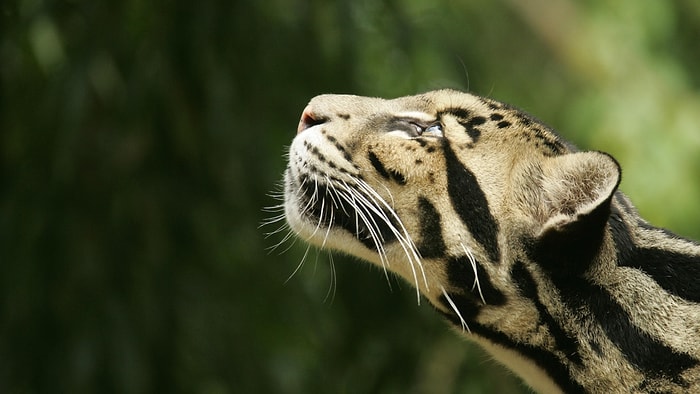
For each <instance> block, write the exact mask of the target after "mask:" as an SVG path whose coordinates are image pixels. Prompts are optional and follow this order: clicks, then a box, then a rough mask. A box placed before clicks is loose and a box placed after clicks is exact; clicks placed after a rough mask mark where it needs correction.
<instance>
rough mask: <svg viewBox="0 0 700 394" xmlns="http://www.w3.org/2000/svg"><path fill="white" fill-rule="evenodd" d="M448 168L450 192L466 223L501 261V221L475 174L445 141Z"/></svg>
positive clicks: (477, 239) (444, 149) (494, 261)
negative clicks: (491, 209)
mask: <svg viewBox="0 0 700 394" xmlns="http://www.w3.org/2000/svg"><path fill="white" fill-rule="evenodd" d="M443 151H444V155H445V165H446V170H447V193H448V194H449V196H450V201H451V202H452V205H453V207H454V209H455V211H456V212H457V215H459V217H460V219H461V220H462V222H463V223H464V224H465V225H466V226H467V228H468V229H469V231H470V232H471V234H472V236H473V237H474V239H475V240H476V241H477V242H479V243H480V244H481V246H483V247H484V249H485V250H486V253H487V254H488V257H489V260H491V261H490V262H491V263H498V262H499V261H500V260H501V251H500V249H499V247H498V237H497V235H498V223H497V222H496V219H495V218H494V217H493V216H492V215H491V211H490V210H489V204H488V201H486V196H485V195H484V192H483V191H482V190H481V188H480V187H479V183H478V182H477V180H476V177H475V176H474V174H473V173H472V172H471V171H469V170H468V169H467V168H466V167H464V165H462V163H461V162H460V161H459V159H458V158H457V156H456V155H455V153H454V151H453V150H452V147H450V144H449V142H448V141H447V140H446V139H445V140H444V143H443Z"/></svg>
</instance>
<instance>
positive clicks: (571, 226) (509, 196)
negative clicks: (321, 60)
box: [284, 90, 700, 393]
mask: <svg viewBox="0 0 700 394" xmlns="http://www.w3.org/2000/svg"><path fill="white" fill-rule="evenodd" d="M620 174H621V173H620V167H619V165H618V163H617V162H616V161H615V160H614V159H613V158H612V157H610V156H609V155H607V154H605V153H601V152H581V151H578V150H577V149H576V148H575V147H574V146H572V145H571V144H569V143H567V142H565V141H564V140H563V139H562V138H561V137H560V136H558V135H557V134H556V133H555V132H554V131H553V130H551V129H550V128H548V127H547V126H545V125H543V124H542V123H541V122H539V121H538V120H536V119H534V118H532V117H531V116H529V115H527V114H525V113H523V112H521V111H519V110H517V109H515V108H512V107H510V106H508V105H506V104H503V103H500V102H497V101H493V100H490V99H486V98H481V97H477V96H474V95H470V94H467V93H462V92H457V91H452V90H440V91H433V92H428V93H425V94H421V95H416V96H409V97H402V98H397V99H393V100H384V99H379V98H368V97H358V96H348V95H323V96H318V97H316V98H314V99H313V100H312V101H311V102H310V103H309V105H308V106H307V107H306V109H305V110H304V112H303V114H302V117H301V120H300V122H299V127H298V134H297V136H296V138H295V139H294V141H293V142H292V145H291V147H290V151H289V166H288V168H287V170H286V173H285V204H284V205H285V215H286V219H287V222H288V224H289V225H290V226H291V228H292V230H293V231H294V232H295V233H297V234H298V235H299V236H300V237H301V238H302V239H304V240H306V241H308V242H309V243H311V244H314V245H317V246H320V247H322V248H329V249H332V250H337V251H341V252H345V253H348V254H351V255H354V256H357V257H360V258H362V259H365V260H367V261H369V262H372V263H374V264H377V265H378V266H380V267H382V268H383V269H384V270H385V272H393V273H396V274H398V275H400V276H402V277H404V278H405V279H406V280H408V281H409V282H410V283H412V284H413V285H414V286H415V288H416V291H417V297H418V300H419V302H420V300H421V299H422V298H424V299H427V300H428V301H429V302H430V303H431V304H432V305H433V306H434V307H435V308H436V309H437V310H438V311H439V312H440V313H442V314H443V315H444V316H445V317H446V318H447V319H448V320H449V321H451V322H452V323H453V324H454V325H455V326H456V328H457V329H458V330H460V331H461V332H463V333H464V335H465V336H467V337H468V338H470V339H472V340H474V341H476V342H478V343H479V344H481V345H482V346H483V347H484V348H485V349H486V350H487V351H488V352H490V353H491V354H492V355H493V356H494V357H495V358H496V359H498V360H499V361H501V362H502V363H503V364H505V365H506V366H507V367H509V368H510V369H512V370H513V371H514V372H516V373H517V374H518V375H520V376H521V377H522V378H523V379H524V380H525V381H526V382H527V383H528V384H529V385H530V386H531V387H532V388H534V389H535V390H537V391H539V392H548V393H549V392H552V393H555V392H566V393H577V392H594V393H630V392H673V393H677V392H693V391H695V392H700V246H699V245H698V244H697V243H695V242H693V241H689V240H686V239H683V238H680V237H678V236H676V235H674V234H672V233H670V232H668V231H666V230H663V229H659V228H655V227H653V226H652V225H650V224H649V223H647V222H646V221H645V220H644V219H642V218H641V217H640V216H639V215H638V214H637V212H636V211H635V209H634V207H633V206H632V204H631V203H630V201H629V200H628V199H627V198H626V197H625V196H624V195H623V194H622V193H621V192H619V191H617V186H618V184H619V181H620Z"/></svg>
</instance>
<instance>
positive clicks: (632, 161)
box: [0, 0, 700, 394]
mask: <svg viewBox="0 0 700 394" xmlns="http://www.w3.org/2000/svg"><path fill="white" fill-rule="evenodd" d="M0 10H1V12H2V25H1V26H2V27H1V29H2V36H1V37H0V45H1V47H0V60H1V62H2V63H1V65H0V73H1V75H2V87H1V89H2V99H1V100H2V101H1V102H0V103H1V111H2V112H1V118H0V136H1V137H0V138H1V140H0V159H1V160H2V178H1V183H0V270H1V271H0V292H1V294H0V302H1V304H0V305H1V306H0V392H3V393H154V392H159V393H202V394H219V393H222V394H223V393H437V394H440V393H508V392H511V393H516V392H525V389H524V388H523V387H522V386H521V385H520V384H519V383H518V381H517V379H515V378H513V377H511V376H510V374H509V373H508V372H505V371H504V370H502V369H501V368H500V367H498V366H496V365H495V363H494V362H492V361H490V360H489V358H488V356H486V355H485V354H484V353H482V352H481V351H480V350H478V349H477V348H476V347H474V346H472V345H470V344H468V343H465V342H464V341H463V340H461V339H459V338H458V337H457V335H455V334H454V333H453V332H452V331H451V330H450V329H448V327H447V325H446V324H445V323H444V322H443V321H442V320H441V318H440V317H439V316H438V315H437V314H436V313H435V312H434V311H432V309H431V308H430V306H428V305H426V304H425V303H422V305H420V306H418V305H416V301H415V298H414V293H413V290H412V289H411V288H410V286H408V285H406V284H404V283H403V282H401V281H400V280H398V279H395V278H392V279H391V286H389V285H388V284H387V281H386V279H385V278H384V277H383V275H382V273H381V271H379V270H378V269H375V268H372V267H370V266H369V265H368V264H364V263H357V262H356V261H353V260H351V259H345V258H342V257H340V256H336V257H335V260H334V263H333V265H331V264H330V263H329V257H328V255H327V254H326V253H325V252H321V253H318V252H315V251H312V252H310V256H309V257H308V258H307V259H306V263H305V264H304V266H303V267H302V269H301V270H300V271H299V272H298V273H296V274H295V275H294V276H293V277H292V278H291V279H289V280H287V279H288V277H289V276H290V275H291V274H292V272H294V270H295V268H296V267H297V265H298V264H299V262H300V261H301V259H302V255H303V253H304V250H305V248H304V247H303V246H302V245H300V244H299V243H296V244H293V245H291V243H290V242H286V243H284V244H283V245H282V246H281V247H280V248H278V249H277V250H276V251H274V252H272V253H270V252H268V251H267V250H266V249H267V248H269V247H271V246H273V245H275V244H276V243H278V242H280V240H282V238H283V236H284V232H282V233H278V234H275V235H272V236H270V237H268V238H265V236H264V234H265V233H266V232H274V231H275V230H276V229H277V228H278V227H279V225H280V223H277V224H273V225H270V226H264V227H263V228H259V225H260V223H261V222H263V221H264V220H265V219H269V218H271V217H273V216H274V215H275V213H269V212H264V211H263V207H265V206H273V205H275V204H278V203H279V201H278V200H276V199H275V198H274V197H271V195H274V194H277V193H278V192H279V191H280V187H279V180H280V179H281V174H282V172H283V170H284V167H285V163H284V153H285V149H286V146H287V145H288V144H289V143H290V140H291V139H292V137H293V136H294V134H295V128H296V124H297V121H298V118H299V115H300V112H301V110H302V108H303V107H304V105H305V103H306V102H307V101H308V100H309V99H310V98H311V97H312V96H314V95H316V94H320V93H329V92H335V93H355V94H362V95H378V96H384V97H393V96H398V95H406V94H413V93H417V92H421V91H425V90H430V89H434V88H442V87H452V88H458V89H463V90H469V91H472V92H474V93H477V94H481V95H487V96H491V97H494V98H497V99H500V100H503V101H507V102H510V103H512V104H515V105H517V106H519V107H521V108H523V109H525V110H527V111H529V112H531V113H533V114H534V115H536V116H537V117H538V118H540V119H543V120H545V121H546V122H547V123H549V124H550V125H552V126H553V127H555V128H557V129H558V130H560V131H561V133H562V134H563V135H564V136H566V137H567V138H568V139H570V140H572V141H574V142H575V143H576V144H578V145H579V146H581V147H583V148H587V149H599V150H604V151H607V152H610V153H612V154H613V155H615V156H616V157H617V158H618V159H619V160H620V162H621V163H622V165H623V168H624V169H625V172H624V181H623V184H622V189H623V190H625V191H626V192H627V193H628V194H629V195H631V196H632V198H633V200H634V201H635V202H636V203H637V205H638V207H639V208H640V210H641V211H642V213H643V214H644V215H645V217H647V218H648V219H650V220H651V221H652V222H653V223H656V224H658V225H661V226H665V227H668V228H670V229H672V230H673V231H676V232H678V233H680V234H682V235H686V236H690V237H695V238H700V227H699V226H698V223H700V204H698V201H700V154H699V153H700V127H699V126H698V125H700V72H698V64H700V48H699V47H698V45H699V44H698V43H699V42H700V3H698V2H697V1H694V0H685V1H683V0H679V1H666V2H662V1H637V0H620V1H616V2H610V1H602V0H599V1H585V2H574V1H573V0H553V1H545V0H537V1H534V0H533V1H524V0H523V1H517V0H510V1H492V2H478V1H467V0H463V1H459V0H436V1H422V0H386V1H377V0H352V1H350V0H340V1H335V2H330V1H322V0H269V1H257V0H256V1H253V0H237V1H199V2H194V1H184V0H170V1H162V0H155V1H138V0H126V1H80V0H64V1H42V0H20V1H13V0H10V1H5V2H3V3H2V5H1V6H0ZM290 245H291V247H289V246H290ZM287 247H289V249H288V250H287V251H286V252H284V253H280V252H282V251H283V250H285V249H287Z"/></svg>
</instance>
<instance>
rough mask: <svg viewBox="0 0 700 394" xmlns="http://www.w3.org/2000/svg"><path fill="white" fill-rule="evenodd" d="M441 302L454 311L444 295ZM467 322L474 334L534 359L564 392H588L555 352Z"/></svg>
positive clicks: (453, 320) (450, 315) (456, 320)
mask: <svg viewBox="0 0 700 394" xmlns="http://www.w3.org/2000/svg"><path fill="white" fill-rule="evenodd" d="M450 297H451V298H453V300H454V296H453V295H452V294H450ZM454 301H455V303H456V304H457V305H458V307H459V304H458V303H457V302H456V300H454ZM440 302H441V303H443V304H444V305H446V306H447V308H449V309H448V310H450V311H452V309H451V307H450V306H449V304H448V303H447V300H446V299H445V297H444V296H441V297H440ZM460 313H462V315H463V317H464V318H465V319H467V317H466V316H464V315H465V311H464V310H462V308H460ZM443 315H444V316H445V317H446V318H447V319H448V320H449V321H450V322H451V323H452V324H454V325H455V326H457V327H461V326H462V323H461V322H460V320H459V317H458V316H457V315H456V314H455V313H444V312H443ZM467 323H468V324H469V331H470V332H472V333H473V334H476V335H478V336H480V337H482V338H485V339H486V340H488V341H489V342H492V343H494V344H496V345H500V346H502V347H504V348H506V349H510V350H513V351H515V352H517V353H519V354H521V355H522V356H523V357H525V358H527V359H529V360H532V361H533V362H534V363H535V364H537V366H538V367H539V368H540V369H541V370H542V371H543V372H544V373H546V374H547V375H548V376H549V377H550V378H551V379H552V380H553V381H554V383H555V384H556V385H557V386H559V388H560V389H561V390H562V391H563V392H565V393H574V394H576V393H585V392H586V390H585V389H584V388H583V386H581V385H580V384H579V383H578V382H576V381H575V380H574V379H573V378H572V377H571V375H570V374H569V369H568V367H567V366H566V365H564V364H563V363H562V362H561V361H560V360H559V359H558V358H557V357H556V356H555V355H554V354H552V353H550V352H548V351H547V350H545V349H542V348H539V347H536V346H532V345H528V344H525V343H522V342H516V341H514V340H512V339H511V338H510V337H508V336H507V335H506V334H504V333H502V332H500V331H497V330H494V329H491V328H489V327H486V326H483V325H481V324H479V323H475V322H473V321H470V320H467Z"/></svg>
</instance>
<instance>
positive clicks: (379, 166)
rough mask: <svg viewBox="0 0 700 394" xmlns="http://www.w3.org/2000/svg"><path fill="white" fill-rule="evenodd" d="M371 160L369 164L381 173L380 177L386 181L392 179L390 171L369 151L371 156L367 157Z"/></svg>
mask: <svg viewBox="0 0 700 394" xmlns="http://www.w3.org/2000/svg"><path fill="white" fill-rule="evenodd" d="M367 157H368V158H369V162H370V163H371V164H372V167H374V169H375V170H376V171H377V173H379V175H381V176H382V178H384V179H391V175H389V171H387V170H386V168H384V164H382V162H381V160H379V158H378V157H377V155H376V154H374V152H372V151H369V154H368V155H367Z"/></svg>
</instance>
